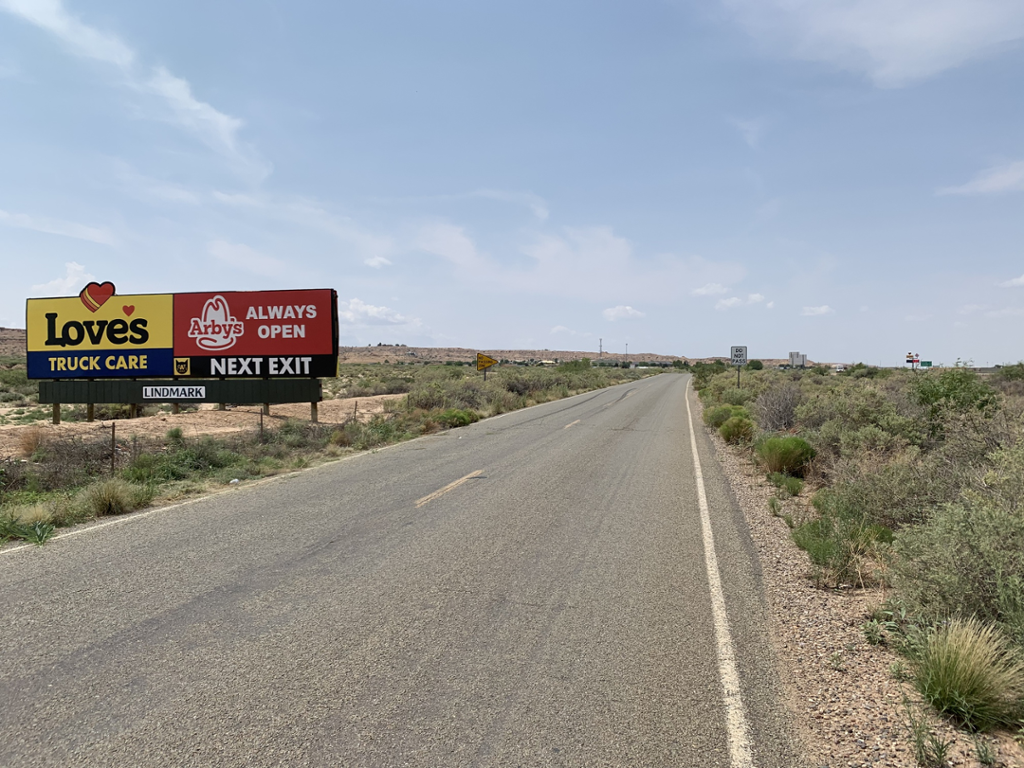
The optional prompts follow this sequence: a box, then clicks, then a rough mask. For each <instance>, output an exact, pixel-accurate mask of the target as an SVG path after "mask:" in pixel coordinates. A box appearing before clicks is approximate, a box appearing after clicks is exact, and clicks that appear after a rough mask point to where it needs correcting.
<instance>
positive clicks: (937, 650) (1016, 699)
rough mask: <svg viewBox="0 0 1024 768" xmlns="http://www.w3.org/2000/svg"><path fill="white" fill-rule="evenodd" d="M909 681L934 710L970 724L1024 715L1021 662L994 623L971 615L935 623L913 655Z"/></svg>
mask: <svg viewBox="0 0 1024 768" xmlns="http://www.w3.org/2000/svg"><path fill="white" fill-rule="evenodd" d="M914 682H915V683H916V685H917V689H918V690H919V691H920V692H921V695H922V696H923V697H924V698H925V700H926V701H928V702H929V703H930V704H931V705H932V706H933V707H935V709H937V710H938V711H939V712H941V713H943V714H945V715H948V716H950V717H952V718H953V719H954V720H956V721H958V722H959V723H961V724H962V725H965V726H967V727H969V728H971V729H973V730H989V729H991V728H995V727H999V726H1014V725H1017V724H1018V720H1019V718H1020V717H1021V716H1022V715H1024V706H1022V704H1024V662H1022V660H1021V658H1020V656H1019V655H1018V654H1017V652H1016V651H1015V649H1013V648H1012V647H1011V646H1010V644H1009V642H1008V641H1007V639H1006V638H1005V637H1004V636H1003V635H1001V634H1000V632H999V631H998V629H997V628H996V627H994V626H992V625H990V624H984V623H983V622H981V621H979V620H977V619H975V618H969V619H953V620H952V621H950V622H949V623H948V624H946V625H945V626H942V627H940V628H938V629H937V630H936V631H935V632H933V633H932V634H931V636H930V637H929V638H928V640H927V641H926V643H925V645H924V648H923V649H922V652H921V654H920V656H919V657H918V658H917V659H916V660H915V665H914Z"/></svg>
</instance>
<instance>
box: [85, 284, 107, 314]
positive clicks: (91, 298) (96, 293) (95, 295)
mask: <svg viewBox="0 0 1024 768" xmlns="http://www.w3.org/2000/svg"><path fill="white" fill-rule="evenodd" d="M113 295H114V284H113V283H89V284H88V285H87V286H85V288H83V289H82V292H81V293H80V294H78V298H80V299H81V300H82V303H83V304H85V307H86V309H88V310H89V311H90V312H95V311H96V310H97V309H99V308H100V307H102V306H103V305H104V304H106V303H107V299H109V298H110V297H111V296H113Z"/></svg>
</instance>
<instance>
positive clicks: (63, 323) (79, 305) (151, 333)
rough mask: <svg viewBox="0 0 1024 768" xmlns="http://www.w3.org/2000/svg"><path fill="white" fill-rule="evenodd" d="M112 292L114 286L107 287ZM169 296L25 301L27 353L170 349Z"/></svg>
mask: <svg viewBox="0 0 1024 768" xmlns="http://www.w3.org/2000/svg"><path fill="white" fill-rule="evenodd" d="M111 288H113V286H111ZM173 313H174V297H173V295H172V294H169V293H167V294H146V295H133V296H117V295H107V296H104V295H103V294H102V293H100V292H94V294H89V293H87V291H82V295H81V296H75V297H74V298H61V299H29V300H28V304H27V308H26V312H25V322H26V327H27V331H28V339H27V342H28V351H29V352H55V353H56V352H87V351H98V350H115V351H119V352H131V351H134V350H145V349H170V348H171V347H172V346H174V314H173Z"/></svg>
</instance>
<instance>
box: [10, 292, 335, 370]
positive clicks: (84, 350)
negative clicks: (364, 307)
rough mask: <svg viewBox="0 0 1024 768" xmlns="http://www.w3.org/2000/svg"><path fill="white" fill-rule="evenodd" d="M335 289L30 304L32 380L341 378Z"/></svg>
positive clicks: (87, 295) (90, 295)
mask: <svg viewBox="0 0 1024 768" xmlns="http://www.w3.org/2000/svg"><path fill="white" fill-rule="evenodd" d="M337 307H338V304H337V293H336V292H335V291H333V290H331V289H315V290H296V291H244V292H230V291H224V292H220V293H178V294H139V295H128V296H120V295H117V294H116V291H115V289H114V286H113V284H112V283H90V284H89V285H87V286H86V287H85V288H84V289H83V290H82V292H81V293H80V294H79V295H78V296H77V297H74V298H49V299H29V300H28V302H27V303H26V311H25V320H26V329H27V353H28V377H29V378H30V379H104V378H111V377H130V378H154V377H156V378H159V377H167V376H173V377H175V378H178V377H190V376H191V377H203V378H282V377H284V378H288V377H292V378H318V377H322V376H335V375H337V368H338V309H337Z"/></svg>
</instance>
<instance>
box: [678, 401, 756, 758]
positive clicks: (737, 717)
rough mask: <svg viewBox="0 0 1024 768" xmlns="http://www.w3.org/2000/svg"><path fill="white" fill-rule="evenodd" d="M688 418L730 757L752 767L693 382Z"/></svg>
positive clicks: (751, 754)
mask: <svg viewBox="0 0 1024 768" xmlns="http://www.w3.org/2000/svg"><path fill="white" fill-rule="evenodd" d="M686 418H687V420H688V421H689V423H690V449H691V451H692V452H693V471H694V474H695V475H696V479H697V503H698V504H699V505H700V526H701V530H702V532H703V536H704V565H705V567H706V569H707V573H708V587H709V588H710V590H711V614H712V617H713V619H714V624H715V644H716V646H717V649H718V676H719V678H721V680H722V694H723V698H724V701H725V720H726V728H727V729H728V732H729V759H730V764H731V766H732V768H753V766H754V756H753V753H752V752H751V751H750V737H749V736H748V729H747V715H746V712H745V710H744V708H743V698H742V696H741V693H740V675H739V671H738V670H737V668H736V652H735V650H734V649H733V645H732V635H731V634H730V632H729V616H728V614H727V613H726V610H725V593H724V592H723V591H722V578H721V574H720V572H719V569H718V555H717V554H716V553H715V539H714V535H713V534H712V531H711V513H710V512H709V511H708V496H707V491H705V489H704V473H703V472H702V471H701V467H700V456H699V455H698V454H697V435H696V433H695V432H694V430H693V413H692V411H691V410H690V382H689V381H688V382H686Z"/></svg>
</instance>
